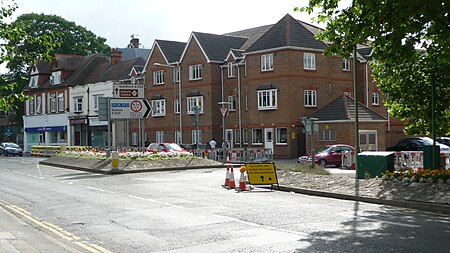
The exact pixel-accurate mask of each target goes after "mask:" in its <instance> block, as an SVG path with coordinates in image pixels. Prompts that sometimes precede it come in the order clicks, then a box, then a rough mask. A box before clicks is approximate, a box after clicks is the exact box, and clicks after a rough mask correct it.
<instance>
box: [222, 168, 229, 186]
mask: <svg viewBox="0 0 450 253" xmlns="http://www.w3.org/2000/svg"><path fill="white" fill-rule="evenodd" d="M229 184H230V168H229V167H228V164H227V173H226V174H225V184H223V185H222V186H223V187H225V188H227V187H228V185H229Z"/></svg>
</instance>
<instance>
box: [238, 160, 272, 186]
mask: <svg viewBox="0 0 450 253" xmlns="http://www.w3.org/2000/svg"><path fill="white" fill-rule="evenodd" d="M245 167H246V168H247V173H248V182H249V184H253V185H272V184H278V179H277V173H276V170H275V165H274V164H273V163H247V164H246V165H245Z"/></svg>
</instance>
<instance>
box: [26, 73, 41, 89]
mask: <svg viewBox="0 0 450 253" xmlns="http://www.w3.org/2000/svg"><path fill="white" fill-rule="evenodd" d="M38 80H39V76H32V77H30V83H29V85H28V86H29V87H30V88H36V87H38Z"/></svg>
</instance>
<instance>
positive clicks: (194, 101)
mask: <svg viewBox="0 0 450 253" xmlns="http://www.w3.org/2000/svg"><path fill="white" fill-rule="evenodd" d="M186 101H187V111H188V114H189V115H194V114H195V113H194V110H193V108H194V106H198V107H200V114H202V113H203V96H197V97H188V98H187V100H186Z"/></svg>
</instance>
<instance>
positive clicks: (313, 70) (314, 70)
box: [303, 69, 317, 72]
mask: <svg viewBox="0 0 450 253" xmlns="http://www.w3.org/2000/svg"><path fill="white" fill-rule="evenodd" d="M303 70H305V71H310V72H316V71H317V69H303Z"/></svg>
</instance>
